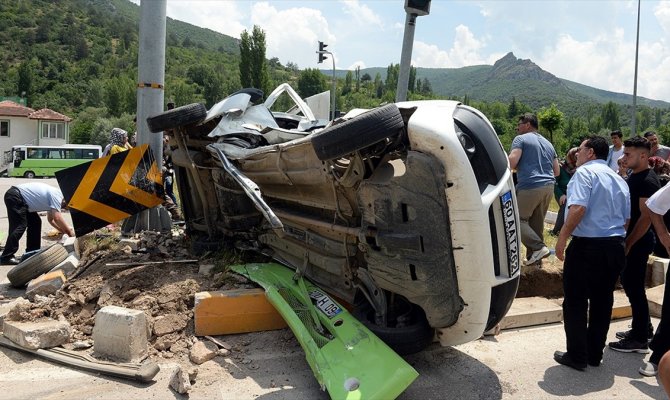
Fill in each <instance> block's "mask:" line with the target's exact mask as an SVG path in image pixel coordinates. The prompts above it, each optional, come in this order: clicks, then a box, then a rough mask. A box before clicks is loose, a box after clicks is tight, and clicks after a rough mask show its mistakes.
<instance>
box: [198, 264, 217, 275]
mask: <svg viewBox="0 0 670 400" xmlns="http://www.w3.org/2000/svg"><path fill="white" fill-rule="evenodd" d="M214 267H215V265H214V264H200V267H199V268H198V273H199V274H200V275H209V274H210V272H212V270H213V269H214Z"/></svg>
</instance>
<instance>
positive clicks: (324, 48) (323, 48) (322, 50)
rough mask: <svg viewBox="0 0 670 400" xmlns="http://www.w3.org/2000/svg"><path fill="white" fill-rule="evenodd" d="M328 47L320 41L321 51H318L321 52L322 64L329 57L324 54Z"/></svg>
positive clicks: (320, 60)
mask: <svg viewBox="0 0 670 400" xmlns="http://www.w3.org/2000/svg"><path fill="white" fill-rule="evenodd" d="M326 47H328V45H327V44H325V43H323V42H321V41H319V51H317V53H319V64H321V63H322V62H323V60H325V59H327V58H328V57H326V55H325V54H324V51H326Z"/></svg>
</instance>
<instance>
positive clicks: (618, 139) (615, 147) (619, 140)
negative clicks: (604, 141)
mask: <svg viewBox="0 0 670 400" xmlns="http://www.w3.org/2000/svg"><path fill="white" fill-rule="evenodd" d="M610 137H611V138H612V145H611V146H610V151H609V154H608V155H607V165H609V167H610V168H611V169H612V171H614V172H618V171H619V164H618V162H617V161H619V158H621V156H623V134H622V133H621V131H612V133H610Z"/></svg>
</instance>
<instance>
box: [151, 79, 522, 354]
mask: <svg viewBox="0 0 670 400" xmlns="http://www.w3.org/2000/svg"><path fill="white" fill-rule="evenodd" d="M281 93H286V94H288V95H289V96H290V97H291V98H292V99H293V101H294V102H295V107H294V108H293V109H292V110H290V111H288V112H285V113H277V112H274V113H273V112H271V111H270V109H271V107H272V104H273V102H274V101H275V100H276V99H277V98H278V96H279V95H280V94H281ZM261 99H262V93H260V92H259V91H257V90H255V89H247V90H242V91H240V92H238V93H235V94H233V95H231V96H230V97H228V98H227V99H225V100H223V101H222V102H220V103H218V104H217V105H215V106H214V107H212V109H210V110H209V111H207V110H206V109H205V107H204V106H203V105H201V104H191V105H187V106H184V107H179V108H176V109H173V110H169V111H166V112H164V113H162V114H159V115H156V116H153V117H150V118H149V119H148V120H147V122H148V124H149V128H150V129H151V130H152V131H153V132H160V131H165V132H166V134H169V135H171V136H172V137H173V140H171V143H173V145H176V147H175V148H174V149H173V152H172V160H173V163H174V165H175V166H176V167H177V168H176V173H177V185H178V188H179V194H180V198H181V201H182V203H183V209H184V214H185V217H186V219H187V227H188V231H189V233H190V234H191V235H192V236H194V237H196V238H195V239H194V240H195V245H196V246H200V247H204V246H208V245H217V244H222V245H231V246H232V245H234V246H236V247H238V248H242V249H253V250H257V251H258V252H260V253H263V254H265V255H268V256H270V257H272V258H274V259H275V260H278V261H279V262H281V263H283V264H285V265H288V266H290V267H292V268H294V269H295V270H296V271H297V272H298V273H301V274H303V275H304V276H306V277H308V278H310V279H311V280H312V281H313V282H315V283H317V284H318V285H319V286H320V287H322V288H323V289H325V290H327V291H328V292H330V293H331V294H332V295H334V296H336V297H337V298H339V299H342V300H344V301H346V302H348V303H349V304H352V305H353V307H354V314H355V315H356V316H357V317H358V318H359V319H361V320H362V321H363V322H364V323H365V324H366V326H368V327H369V328H370V330H372V331H373V332H375V333H376V334H377V335H378V336H379V337H380V338H382V339H383V340H384V341H385V342H386V343H387V344H389V345H390V346H391V347H392V348H394V349H395V350H396V351H398V352H399V353H411V352H415V351H418V350H421V349H422V348H423V347H425V346H426V345H427V344H429V343H430V342H431V341H432V340H433V339H434V338H435V333H436V334H437V338H438V339H439V340H440V342H441V343H442V344H443V345H455V344H459V343H464V342H467V341H470V340H473V339H476V338H478V337H480V336H481V335H482V333H483V332H484V331H485V330H486V329H489V328H491V327H493V326H494V325H495V324H496V323H498V322H499V321H500V320H501V319H502V317H503V316H504V315H505V313H506V312H507V310H508V309H509V307H510V305H511V303H512V300H513V299H514V296H515V294H516V290H517V286H518V281H519V250H520V242H519V233H518V212H517V209H516V205H515V204H516V197H515V194H514V187H513V183H512V177H511V172H510V170H509V167H508V162H507V156H506V154H505V151H504V150H503V148H502V146H501V144H500V141H499V140H498V138H497V136H496V133H495V131H494V129H493V128H492V126H491V124H490V123H489V121H488V120H487V119H486V117H484V115H483V114H482V113H480V112H479V111H477V110H476V109H474V108H471V107H468V106H465V105H462V104H460V103H458V102H455V101H441V100H440V101H438V100H435V101H416V102H404V103H397V104H389V105H385V106H383V107H379V108H375V109H372V110H369V111H363V110H354V111H351V112H349V113H348V114H347V115H345V116H344V117H343V118H340V119H337V120H335V121H333V122H330V123H326V122H324V121H320V120H318V119H317V118H315V117H314V115H313V114H312V111H311V110H310V108H309V107H308V106H307V104H306V103H305V102H304V101H303V100H302V99H300V97H299V96H298V95H297V94H296V93H295V92H294V91H293V89H291V88H290V87H289V86H288V85H282V86H280V87H279V88H278V89H277V90H275V92H273V93H272V94H271V95H270V96H269V97H268V100H267V101H266V102H265V103H260V104H255V103H257V102H258V101H260V100H261Z"/></svg>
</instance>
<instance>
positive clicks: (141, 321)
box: [93, 306, 148, 362]
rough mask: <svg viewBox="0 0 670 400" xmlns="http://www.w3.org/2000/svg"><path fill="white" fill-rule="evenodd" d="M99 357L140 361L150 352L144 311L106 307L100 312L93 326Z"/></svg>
mask: <svg viewBox="0 0 670 400" xmlns="http://www.w3.org/2000/svg"><path fill="white" fill-rule="evenodd" d="M93 343H94V349H95V353H96V355H97V356H100V357H104V358H109V359H112V360H117V361H123V362H139V361H141V360H143V359H144V358H146V356H147V355H148V341H147V318H146V315H145V314H144V312H143V311H138V310H131V309H128V308H123V307H117V306H107V307H103V308H101V309H100V311H98V313H97V314H96V316H95V326H94V328H93Z"/></svg>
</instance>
